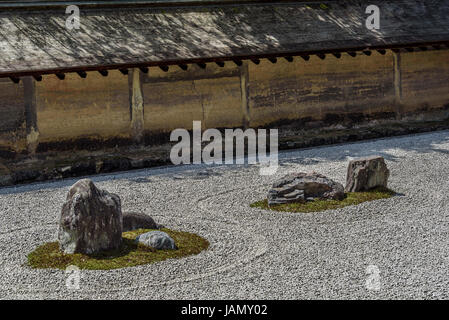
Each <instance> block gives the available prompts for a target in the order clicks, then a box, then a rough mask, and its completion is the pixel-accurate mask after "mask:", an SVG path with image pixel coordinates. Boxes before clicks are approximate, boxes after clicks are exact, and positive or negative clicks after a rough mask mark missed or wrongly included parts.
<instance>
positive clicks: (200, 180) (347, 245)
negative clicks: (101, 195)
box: [0, 131, 449, 299]
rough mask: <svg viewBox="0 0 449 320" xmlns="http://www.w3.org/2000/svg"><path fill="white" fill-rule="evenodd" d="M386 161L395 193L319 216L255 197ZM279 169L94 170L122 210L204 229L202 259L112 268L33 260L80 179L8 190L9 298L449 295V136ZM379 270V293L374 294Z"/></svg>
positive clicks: (3, 193) (290, 159)
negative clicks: (74, 272)
mask: <svg viewBox="0 0 449 320" xmlns="http://www.w3.org/2000/svg"><path fill="white" fill-rule="evenodd" d="M374 154H378V155H382V156H384V157H385V159H386V162H387V165H388V167H389V168H390V171H391V176H390V187H391V188H392V189H394V190H395V191H397V192H398V193H399V194H400V195H398V196H395V197H393V198H390V199H385V200H378V201H374V202H370V203H363V204H360V205H357V206H351V207H346V208H343V209H338V210H333V211H326V212H322V213H309V214H298V213H295V214H293V213H277V212H271V211H265V210H260V209H253V208H250V207H249V204H250V203H252V202H254V201H256V200H259V199H262V198H264V197H265V196H266V193H267V190H268V188H269V186H270V185H271V183H272V182H273V180H275V179H277V178H278V177H281V176H282V175H284V174H286V173H288V172H292V171H311V170H315V171H317V172H320V173H323V174H325V175H327V176H329V177H330V178H332V179H335V180H336V181H339V182H341V183H343V184H344V182H345V175H346V166H347V163H348V161H349V160H350V159H351V158H353V157H359V156H367V155H374ZM280 158H281V159H280V163H281V167H280V169H279V170H278V172H277V173H276V175H274V176H260V175H259V170H258V167H257V166H236V165H233V166H215V167H211V166H182V167H169V168H161V169H147V170H139V171H133V172H127V173H120V174H109V175H102V176H93V177H91V178H92V179H93V180H94V181H95V182H96V184H97V185H98V186H99V187H101V188H104V189H107V190H108V191H111V192H114V193H117V194H119V195H120V197H121V198H122V204H123V209H124V210H133V211H141V212H145V213H147V214H150V215H151V216H152V217H154V218H155V220H156V222H158V223H162V224H164V225H166V226H167V227H169V228H173V229H181V230H185V231H190V232H195V233H198V234H200V235H201V236H203V237H205V238H207V239H208V240H209V241H210V243H211V246H210V248H209V249H208V250H207V251H204V252H202V253H201V254H199V255H197V256H192V257H187V258H183V259H180V260H166V261H163V262H160V263H156V264H152V265H146V266H140V267H134V268H126V269H120V270H112V271H83V270H82V271H81V281H80V288H79V290H71V289H67V288H66V285H65V284H66V278H67V275H66V274H65V272H64V271H61V270H33V269H30V268H29V267H27V266H25V263H26V255H27V254H28V253H29V252H30V251H32V250H33V249H34V248H35V247H36V246H38V245H39V244H41V243H43V242H47V241H54V240H56V235H57V220H58V216H59V211H60V208H61V206H62V203H63V202H64V199H65V195H66V192H67V190H68V188H69V186H70V185H72V184H73V183H74V182H75V180H64V181H59V182H51V183H41V184H32V185H26V186H19V187H13V188H4V189H0V238H1V239H0V257H1V260H0V261H1V262H0V263H1V264H0V271H1V277H0V298H9V299H11V298H12V299H14V298H31V299H32V298H102V299H109V298H115V299H117V298H128V299H197V298H198V299H200V298H202V299H310V298H325V299H326V298H337V299H339V298H350V299H352V298H369V299H385V298H445V299H448V298H449V245H448V244H449V212H448V208H449V201H448V199H449V184H448V178H447V177H448V176H449V131H441V132H435V133H430V134H421V135H415V136H405V137H399V138H391V139H382V140H376V141H369V142H364V143H354V144H345V145H337V146H330V147H322V148H313V149H308V150H302V151H294V152H285V153H282V154H281V155H280ZM370 265H374V266H376V267H377V268H378V269H379V271H380V290H373V288H371V289H368V288H367V286H366V282H367V279H369V278H370V277H372V276H373V275H372V274H371V275H370V274H368V273H367V268H368V266H370Z"/></svg>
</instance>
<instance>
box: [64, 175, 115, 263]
mask: <svg viewBox="0 0 449 320" xmlns="http://www.w3.org/2000/svg"><path fill="white" fill-rule="evenodd" d="M58 240H59V245H60V248H61V250H63V251H64V252H65V253H86V254H92V253H97V252H100V251H103V250H111V249H116V248H118V247H120V245H121V243H122V209H121V202H120V198H119V197H118V196H117V195H115V194H112V193H109V192H107V191H105V190H100V189H97V187H96V186H95V185H94V183H93V182H92V181H91V180H89V179H83V180H79V181H78V182H77V183H75V184H74V185H73V186H72V187H71V188H70V190H69V193H68V195H67V200H66V202H65V203H64V205H63V207H62V211H61V217H60V222H59V234H58Z"/></svg>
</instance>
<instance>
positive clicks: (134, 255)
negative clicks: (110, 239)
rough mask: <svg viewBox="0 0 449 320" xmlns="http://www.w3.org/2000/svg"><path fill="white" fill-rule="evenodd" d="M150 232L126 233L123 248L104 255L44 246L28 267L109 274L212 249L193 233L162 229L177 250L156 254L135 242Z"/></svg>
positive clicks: (31, 257)
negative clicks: (69, 252)
mask: <svg viewBox="0 0 449 320" xmlns="http://www.w3.org/2000/svg"><path fill="white" fill-rule="evenodd" d="M148 231H152V230H150V229H139V230H133V231H128V232H124V233H123V245H122V247H121V248H120V249H117V250H114V251H105V252H102V253H101V254H95V255H86V254H81V253H75V254H64V253H63V252H61V251H60V249H59V244H58V242H48V243H45V244H43V245H41V246H39V247H38V248H36V250H34V251H33V252H31V253H30V254H29V255H28V264H29V266H31V267H32V268H39V269H43V268H52V269H65V268H67V267H68V266H69V265H75V266H77V267H78V268H80V269H89V270H109V269H118V268H125V267H134V266H138V265H142V264H149V263H154V262H158V261H163V260H166V259H174V258H181V257H185V256H190V255H194V254H198V253H200V252H201V251H203V250H205V249H207V248H208V247H209V242H208V241H207V240H206V239H204V238H202V237H200V236H198V235H196V234H193V233H189V232H183V231H174V230H170V229H165V228H164V229H161V231H164V232H166V233H167V234H169V235H170V237H172V238H173V240H175V243H176V245H177V246H178V249H177V250H155V249H153V248H151V247H148V246H145V245H143V244H137V243H135V241H134V239H135V238H136V237H137V236H138V235H140V234H142V233H145V232H148Z"/></svg>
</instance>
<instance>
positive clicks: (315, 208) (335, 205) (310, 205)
mask: <svg viewBox="0 0 449 320" xmlns="http://www.w3.org/2000/svg"><path fill="white" fill-rule="evenodd" d="M395 194H396V193H395V192H394V191H392V190H390V189H384V188H378V189H374V190H370V191H366V192H347V193H345V198H344V199H343V200H315V201H309V202H306V203H286V204H276V205H272V206H268V201H267V199H265V200H261V201H257V202H254V203H252V204H251V208H261V209H266V210H273V211H286V212H302V213H308V212H320V211H325V210H332V209H339V208H343V207H347V206H353V205H356V204H359V203H362V202H367V201H373V200H379V199H387V198H390V197H392V196H394V195H395Z"/></svg>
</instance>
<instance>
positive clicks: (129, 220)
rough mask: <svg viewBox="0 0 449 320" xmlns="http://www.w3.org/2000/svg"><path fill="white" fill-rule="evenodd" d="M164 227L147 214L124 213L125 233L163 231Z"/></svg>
mask: <svg viewBox="0 0 449 320" xmlns="http://www.w3.org/2000/svg"><path fill="white" fill-rule="evenodd" d="M163 227H164V226H163V225H160V224H157V223H156V222H155V221H154V220H153V218H151V217H150V216H148V215H146V214H143V213H138V212H124V213H123V232H126V231H131V230H137V229H161V228H163Z"/></svg>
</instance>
